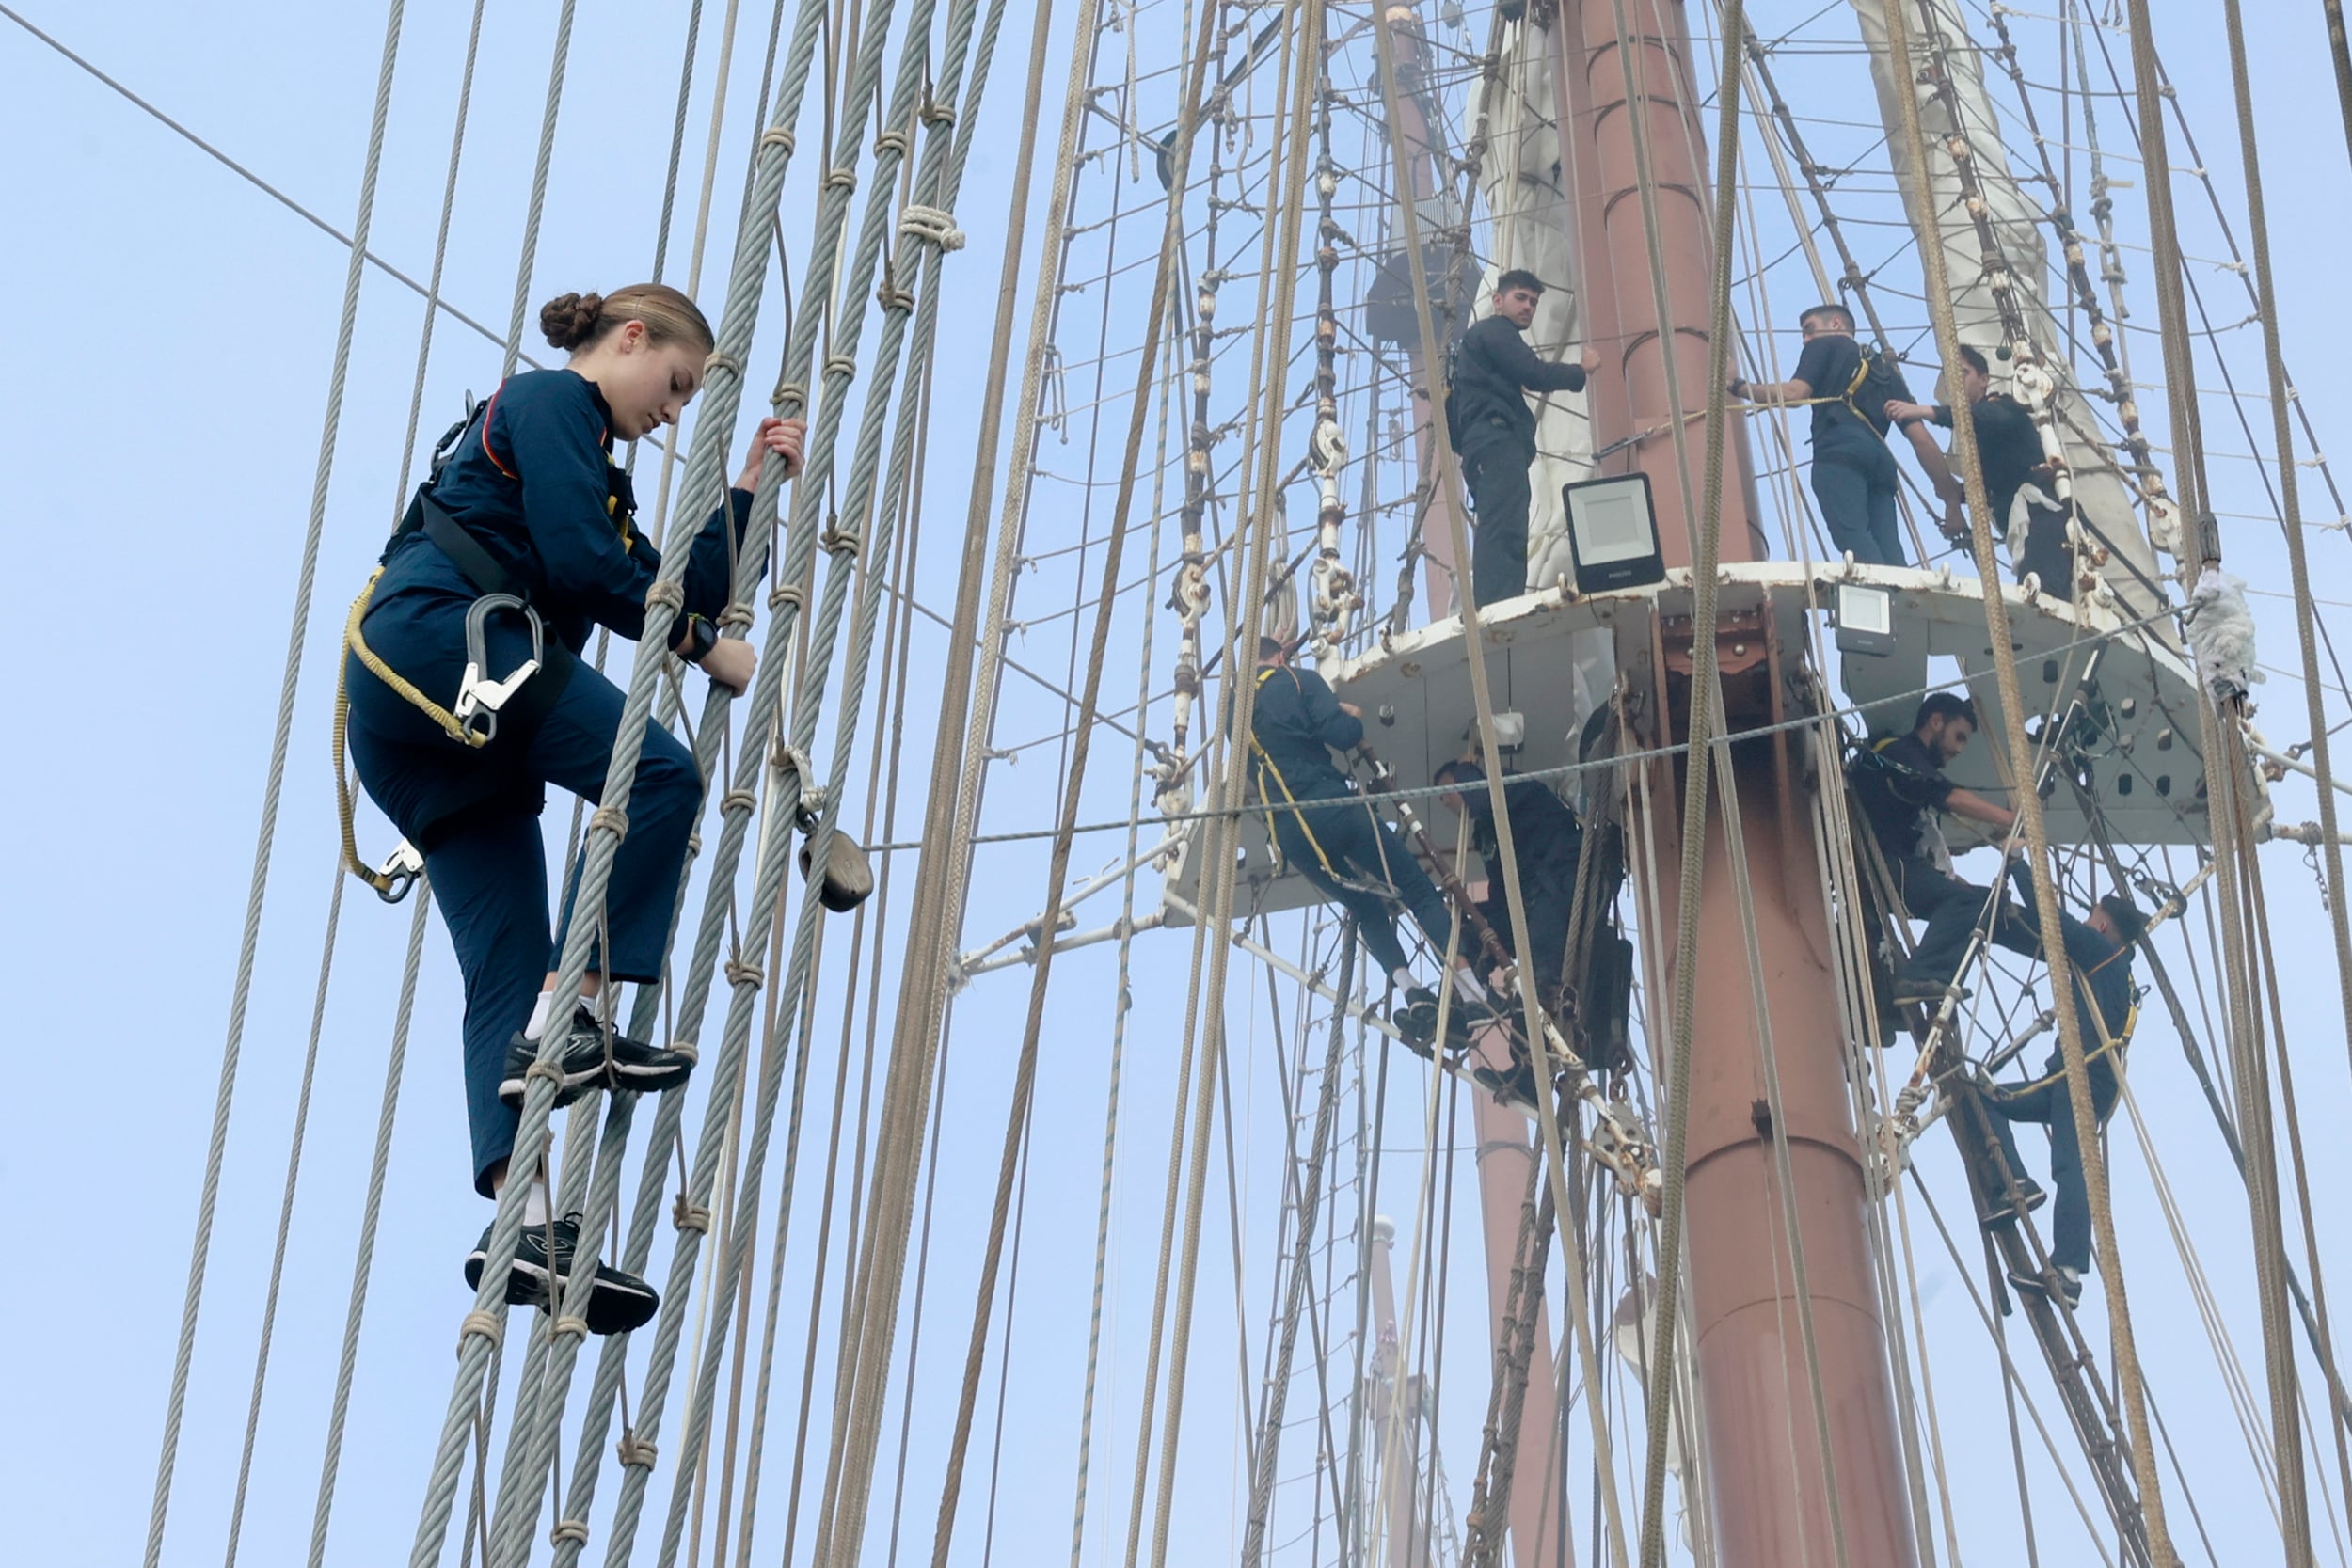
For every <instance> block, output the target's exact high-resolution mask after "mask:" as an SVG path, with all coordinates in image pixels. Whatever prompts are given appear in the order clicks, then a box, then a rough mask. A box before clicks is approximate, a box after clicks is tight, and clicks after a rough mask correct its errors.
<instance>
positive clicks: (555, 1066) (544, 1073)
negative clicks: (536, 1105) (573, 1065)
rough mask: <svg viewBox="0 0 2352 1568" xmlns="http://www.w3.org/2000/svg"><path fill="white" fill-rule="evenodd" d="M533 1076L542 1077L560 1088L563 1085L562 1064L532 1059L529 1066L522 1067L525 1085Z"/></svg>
mask: <svg viewBox="0 0 2352 1568" xmlns="http://www.w3.org/2000/svg"><path fill="white" fill-rule="evenodd" d="M533 1078H544V1079H546V1080H547V1081H548V1083H550V1084H553V1085H555V1086H556V1087H557V1088H559V1089H561V1088H562V1087H563V1086H564V1064H563V1063H561V1062H543V1061H537V1060H534V1061H532V1064H531V1065H530V1066H529V1067H527V1068H525V1069H523V1084H524V1085H525V1087H528V1086H529V1085H530V1083H531V1081H532V1079H533Z"/></svg>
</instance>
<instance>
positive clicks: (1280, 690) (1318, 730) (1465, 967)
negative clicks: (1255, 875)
mask: <svg viewBox="0 0 2352 1568" xmlns="http://www.w3.org/2000/svg"><path fill="white" fill-rule="evenodd" d="M1363 737H1364V725H1363V716H1362V715H1361V714H1359V713H1358V712H1357V710H1356V707H1355V705H1353V704H1351V703H1343V702H1341V701H1340V700H1339V698H1338V697H1337V696H1336V695H1335V694H1334V693H1333V692H1332V690H1331V688H1330V687H1329V686H1328V685H1327V683H1326V682H1325V681H1324V679H1323V677H1322V676H1321V675H1318V674H1316V673H1314V672H1313V671H1311V670H1295V669H1293V668H1292V667H1291V661H1290V649H1289V647H1288V646H1287V645H1286V644H1285V643H1284V642H1283V641H1282V640H1281V639H1280V638H1279V637H1262V638H1260V639H1258V698H1257V703H1256V705H1255V707H1254V708H1253V709H1252V717H1251V721H1250V736H1249V774H1250V782H1251V784H1252V785H1253V786H1254V793H1255V795H1256V796H1257V799H1258V801H1259V803H1260V804H1261V805H1262V806H1263V809H1264V811H1265V817H1266V831H1267V832H1268V833H1269V834H1271V835H1272V836H1273V839H1274V842H1275V846H1276V847H1278V848H1279V849H1280V850H1281V852H1282V859H1283V862H1284V863H1286V864H1288V865H1289V866H1290V867H1291V868H1292V869H1293V870H1295V871H1298V872H1300V873H1301V874H1303V875H1304V876H1305V877H1306V879H1308V880H1309V881H1311V882H1312V883H1313V884H1314V885H1315V886H1316V887H1318V888H1320V889H1322V890H1323V892H1324V893H1325V894H1326V895H1328V896H1329V897H1330V898H1331V900H1332V901H1333V902H1334V903H1337V904H1340V905H1342V906H1343V907H1344V908H1345V909H1346V910H1347V911H1348V912H1349V913H1351V914H1353V915H1354V916H1355V917H1356V922H1357V926H1358V927H1359V929H1360V930H1361V931H1362V933H1363V939H1364V946H1365V948H1366V949H1367V950H1368V951H1369V952H1370V953H1371V954H1372V956H1373V958H1375V959H1377V960H1378V962H1379V964H1380V970H1381V973H1383V974H1387V975H1388V976H1389V977H1390V978H1391V979H1392V980H1394V981H1395V982H1396V984H1397V985H1398V986H1399V987H1400V988H1403V989H1404V990H1407V991H1410V990H1413V989H1414V986H1415V981H1414V979H1413V972H1412V967H1411V965H1410V964H1408V963H1407V962H1406V957H1405V947H1404V944H1403V943H1402V942H1399V941H1398V940H1397V931H1396V914H1395V905H1396V904H1397V903H1399V902H1402V903H1403V904H1404V906H1405V907H1406V909H1407V910H1410V911H1412V914H1413V919H1414V922H1415V923H1416V924H1418V925H1419V926H1420V927H1421V928H1422V933H1423V934H1424V935H1426V936H1427V937H1428V938H1429V944H1430V946H1431V947H1432V948H1433V949H1434V950H1435V951H1437V952H1439V953H1442V952H1444V951H1445V949H1446V942H1447V938H1448V936H1449V934H1450V933H1451V930H1452V927H1453V917H1452V915H1451V913H1450V912H1449V911H1447V909H1446V904H1445V899H1444V897H1443V895H1440V894H1439V893H1438V889H1437V886H1436V884H1434V883H1433V882H1431V881H1430V879H1429V874H1428V873H1427V872H1426V871H1423V870H1422V867H1421V863H1420V862H1419V861H1417V860H1415V859H1413V852H1412V851H1411V850H1410V849H1408V848H1406V845H1405V841H1404V840H1403V839H1402V838H1400V837H1399V836H1398V835H1397V832H1396V830H1395V829H1393V828H1391V827H1390V826H1389V825H1388V824H1387V823H1385V822H1383V821H1381V820H1380V818H1379V817H1378V816H1376V815H1375V813H1374V811H1373V809H1372V807H1371V805H1369V804H1368V803H1367V802H1365V801H1363V800H1359V799H1358V797H1357V794H1356V786H1355V784H1354V783H1353V782H1352V781H1351V780H1350V779H1349V778H1348V776H1347V775H1346V774H1345V773H1344V772H1343V771H1341V769H1340V768H1339V767H1338V765H1337V764H1335V763H1334V762H1333V760H1332V753H1333V752H1346V751H1347V750H1348V749H1349V748H1350V747H1352V746H1354V745H1355V744H1356V743H1357V742H1358V741H1359V740H1361V739H1362V738H1363ZM1454 964H1455V967H1454V988H1455V991H1456V993H1457V994H1458V995H1459V996H1460V997H1461V998H1462V999H1463V1001H1464V1002H1465V1003H1469V1004H1472V1005H1477V1006H1483V1005H1484V1004H1485V1003H1486V988H1485V987H1483V986H1482V985H1480V984H1479V982H1478V978H1477V976H1476V975H1474V974H1471V973H1470V960H1469V959H1468V958H1456V959H1455V960H1454Z"/></svg>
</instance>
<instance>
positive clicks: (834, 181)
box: [825, 168, 857, 191]
mask: <svg viewBox="0 0 2352 1568" xmlns="http://www.w3.org/2000/svg"><path fill="white" fill-rule="evenodd" d="M825 189H827V190H829V191H853V190H855V189H857V170H855V169H853V168H833V169H827V170H826V171H825Z"/></svg>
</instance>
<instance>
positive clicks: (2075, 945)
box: [2009, 860, 2132, 1073]
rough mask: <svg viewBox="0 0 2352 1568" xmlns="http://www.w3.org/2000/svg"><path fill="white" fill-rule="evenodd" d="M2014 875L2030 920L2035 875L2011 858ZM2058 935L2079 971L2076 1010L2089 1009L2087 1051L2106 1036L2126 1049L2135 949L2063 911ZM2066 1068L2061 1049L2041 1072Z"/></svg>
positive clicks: (2084, 1022) (2085, 1016)
mask: <svg viewBox="0 0 2352 1568" xmlns="http://www.w3.org/2000/svg"><path fill="white" fill-rule="evenodd" d="M2009 874H2010V881H2011V882H2012V883H2014V884H2015V886H2016V888H2017V895H2018V897H2020V898H2022V899H2023V900H2025V905H2026V913H2027V916H2028V918H2030V916H2031V914H2032V912H2033V910H2034V907H2035V904H2034V895H2033V873H2032V872H2030V871H2028V870H2027V869H2026V863H2025V862H2024V861H2021V860H2012V861H2010V863H2009ZM2058 931H2059V933H2060V937H2061V941H2062V945H2063V946H2064V947H2065V949H2066V961H2067V962H2068V963H2069V964H2072V965H2073V966H2074V1002H2075V1006H2077V1007H2084V1006H2087V1007H2088V1008H2089V1009H2090V1010H2088V1011H2086V1012H2084V1013H2083V1015H2082V1026H2083V1033H2084V1036H2085V1038H2084V1040H2083V1049H2084V1050H2085V1051H2095V1050H2097V1049H2098V1047H2099V1046H2100V1044H2101V1043H2102V1041H2101V1038H2100V1037H2101V1035H2102V1033H2103V1032H2104V1034H2105V1036H2106V1038H2108V1039H2112V1040H2114V1041H2116V1042H2117V1043H2118V1044H2119V1045H2121V1044H2122V1039H2123V1030H2124V1026H2125V1025H2126V1024H2127V1023H2128V1022H2130V1019H2131V1014H2132V953H2131V948H2130V947H2129V945H2127V944H2126V943H2124V942H2121V941H2119V940H2117V939H2116V938H2114V937H2111V936H2102V935H2100V934H2099V933H2098V932H2097V931H2094V930H2092V929H2091V928H2090V927H2088V926H2086V925H2084V924H2083V923H2082V922H2081V921H2079V920H2077V919H2075V918H2074V916H2073V915H2071V914H2068V913H2067V912H2066V911H2064V910H2060V911H2058ZM2043 940H2044V941H2045V942H2046V941H2047V939H2046V938H2044V939H2043ZM2096 1065H2097V1064H2096V1063H2094V1064H2093V1066H2094V1067H2095V1066H2096ZM2065 1067H2066V1053H2065V1048H2064V1047H2063V1046H2061V1047H2059V1048H2058V1050H2056V1051H2054V1052H2052V1053H2050V1061H2049V1064H2048V1066H2046V1067H2045V1068H2044V1069H2042V1070H2043V1071H2044V1072H2045V1073H2046V1072H2060V1071H2063V1070H2065Z"/></svg>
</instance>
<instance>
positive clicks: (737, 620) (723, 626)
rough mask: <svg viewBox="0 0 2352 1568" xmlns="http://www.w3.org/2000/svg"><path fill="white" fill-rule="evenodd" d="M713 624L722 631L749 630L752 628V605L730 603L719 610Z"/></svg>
mask: <svg viewBox="0 0 2352 1568" xmlns="http://www.w3.org/2000/svg"><path fill="white" fill-rule="evenodd" d="M714 624H715V625H716V626H718V627H719V629H720V630H722V631H749V630H751V629H752V607H751V606H750V605H747V604H731V605H729V606H727V607H726V609H724V610H721V611H719V619H718V620H717V622H716V623H714Z"/></svg>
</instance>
